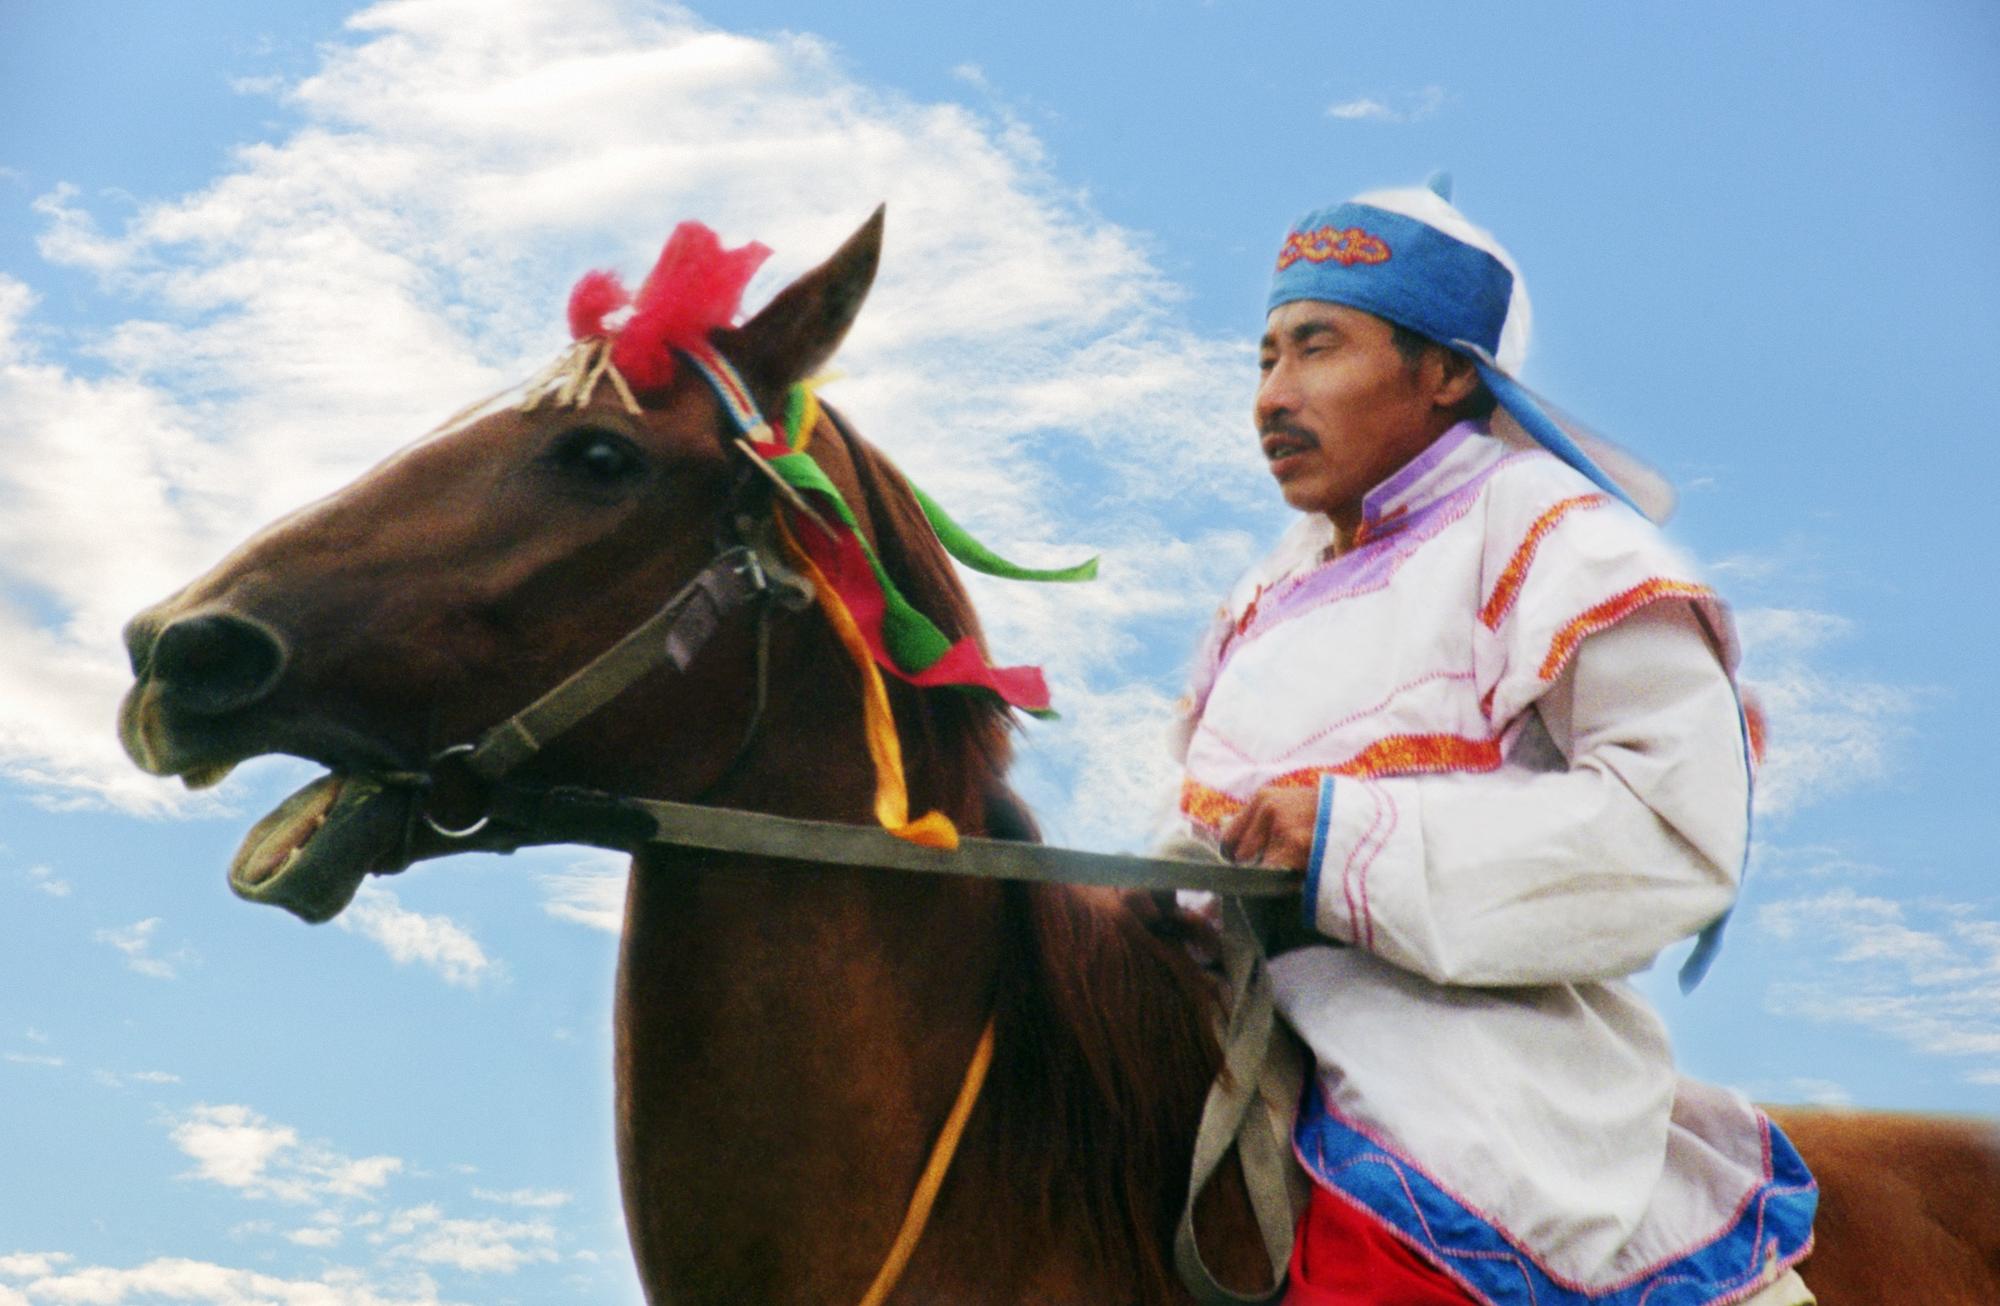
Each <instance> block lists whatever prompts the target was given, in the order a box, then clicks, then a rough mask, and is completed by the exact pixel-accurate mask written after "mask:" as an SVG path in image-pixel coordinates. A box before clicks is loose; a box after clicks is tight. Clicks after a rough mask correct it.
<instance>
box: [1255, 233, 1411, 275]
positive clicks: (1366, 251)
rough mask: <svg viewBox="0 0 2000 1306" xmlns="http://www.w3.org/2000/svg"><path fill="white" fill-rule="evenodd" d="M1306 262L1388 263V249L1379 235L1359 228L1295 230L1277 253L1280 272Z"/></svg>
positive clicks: (1344, 263) (1346, 264) (1341, 263)
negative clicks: (1303, 261) (1300, 262)
mask: <svg viewBox="0 0 2000 1306" xmlns="http://www.w3.org/2000/svg"><path fill="white" fill-rule="evenodd" d="M1300 259H1304V260H1305V261H1306V262H1308V263H1338V264H1340V265H1341V266H1342V267H1348V268H1351V267H1353V266H1354V265H1355V264H1356V263H1387V262H1388V261H1389V246H1388V244H1387V242H1385V241H1384V240H1383V239H1382V238H1381V237H1380V236H1371V235H1370V234H1368V233H1367V232H1365V231H1363V230H1362V229H1361V228H1359V227H1347V228H1345V229H1342V228H1340V227H1321V228H1319V230H1317V231H1295V232H1293V233H1292V234H1291V235H1289V236H1287V237H1285V247H1284V248H1283V249H1281V250H1279V251H1278V271H1280V272H1283V271H1284V270H1285V269H1286V268H1288V267H1290V266H1291V265H1292V264H1294V263H1296V262H1298V261H1299V260H1300Z"/></svg>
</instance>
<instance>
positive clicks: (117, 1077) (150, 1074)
mask: <svg viewBox="0 0 2000 1306" xmlns="http://www.w3.org/2000/svg"><path fill="white" fill-rule="evenodd" d="M91 1078H93V1079H95V1080H96V1081H97V1082H98V1083H100V1084H102V1085H104V1086H105V1087H106V1088H124V1087H126V1086H127V1085H130V1084H178V1083H180V1082H181V1077H180V1076H179V1075H174V1074H169V1073H168V1072H166V1071H164V1070H135V1071H132V1072H130V1073H129V1074H119V1073H117V1072H116V1071H111V1070H97V1071H92V1072H91Z"/></svg>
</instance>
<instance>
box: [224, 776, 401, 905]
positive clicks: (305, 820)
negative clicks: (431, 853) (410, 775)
mask: <svg viewBox="0 0 2000 1306" xmlns="http://www.w3.org/2000/svg"><path fill="white" fill-rule="evenodd" d="M415 801H416V793H415V791H413V790H411V789H409V788H407V787H403V786H392V785H387V784H384V783H383V782H382V781H380V780H378V779H375V778H372V777H370V776H367V775H355V774H348V775H343V774H339V773H334V774H330V775H323V776H321V777H320V778H319V779H317V780H315V781H313V782H312V783H311V784H309V785H307V786H305V787H304V788H303V789H300V790H298V791H297V792H296V793H293V794H292V795H291V796H290V797H288V798H286V799H285V800H284V801H283V802H281V803H279V804H278V806H277V807H276V808H275V809H274V810H273V811H272V812H271V813H270V814H269V815H267V816H266V817H264V819H263V820H261V821H259V822H257V824H255V825H253V826H251V827H250V832H249V833H248V834H247V835H245V836H244V837H243V844H242V846H241V847H240V848H238V849H237V850H236V856H235V857H234V858H233V859H232V860H231V861H230V864H229V887H230V888H231V889H233V890H234V891H235V892H236V894H237V896H238V897H241V898H245V899H248V900H249V901H251V902H262V903H270V904H272V905H273V906H277V907H283V908H284V909H285V910H286V911H289V912H291V913H292V914H293V915H294V916H297V917H299V918H300V919H301V920H305V921H311V922H313V923H315V924H317V923H318V922H320V921H327V920H332V919H333V918H334V917H335V916H338V915H339V914H340V913H341V911H342V909H344V908H345V907H346V906H347V904H348V903H350V902H352V901H353V900H354V895H355V892H356V891H357V890H358V889H360V887H361V882H362V881H363V880H365V879H367V878H368V876H369V875H371V874H380V875H387V874H392V873H394V872H396V871H400V870H402V869H403V868H404V867H405V866H407V865H408V864H409V862H410V860H411V858H410V850H409V848H408V837H407V836H408V830H409V823H410V819H411V816H412V809H413V806H414V804H415Z"/></svg>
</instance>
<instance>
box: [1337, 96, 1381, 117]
mask: <svg viewBox="0 0 2000 1306" xmlns="http://www.w3.org/2000/svg"><path fill="white" fill-rule="evenodd" d="M1326 113H1327V116H1328V117H1329V118H1345V119H1347V120H1349V121H1351V122H1366V121H1371V120H1372V121H1376V122H1384V121H1387V122H1394V121H1397V117H1396V113H1395V110H1393V109H1391V108H1390V107H1389V106H1388V105H1386V104H1384V103H1382V102H1381V101H1380V100H1376V99H1372V98H1369V97H1367V96H1363V97H1362V98H1361V99H1358V100H1343V101H1341V102H1340V103H1339V104H1336V105H1334V106H1332V107H1331V108H1329V109H1328V110H1327V111H1326Z"/></svg>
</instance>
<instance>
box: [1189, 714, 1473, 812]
mask: <svg viewBox="0 0 2000 1306" xmlns="http://www.w3.org/2000/svg"><path fill="white" fill-rule="evenodd" d="M1499 765H1500V741H1499V740H1498V739H1467V738H1465V737H1464V736H1462V735H1390V736H1389V737H1388V738H1387V739H1378V740H1376V741H1375V742H1374V743H1372V744H1370V745H1368V747H1366V748H1364V749H1362V750H1361V751H1360V752H1358V753H1356V754H1355V755H1354V756H1353V757H1350V758H1348V759H1347V760H1346V761H1345V762H1342V763H1340V764H1339V765H1337V766H1308V767H1301V768H1300V769H1299V770H1296V771H1287V772H1285V774H1283V775H1281V776H1279V777H1278V778H1277V779H1275V780H1272V781H1269V782H1268V783H1266V784H1265V785H1264V788H1266V789H1310V788H1312V787H1313V786H1314V785H1317V784H1318V783H1319V781H1320V777H1321V776H1325V775H1344V776H1351V777H1375V776H1391V775H1417V774H1423V773H1429V772H1440V771H1491V770H1493V769H1494V768H1495V767H1498V766H1499ZM1243 807H1244V802H1243V800H1242V799H1240V798H1232V797H1231V796H1230V795H1228V794H1225V793H1223V792H1222V791H1221V790H1220V789H1211V788H1210V787H1209V786H1207V785H1205V784H1203V783H1201V782H1200V781H1199V780H1196V779H1194V778H1193V777H1192V776H1190V777H1188V778H1186V779H1184V780H1182V781H1181V810H1182V811H1183V812H1186V813H1187V814H1188V815H1189V816H1191V817H1193V818H1194V819H1195V820H1197V821H1199V822H1201V823H1202V824H1203V825H1206V826H1211V827H1213V826H1219V825H1221V824H1222V823H1223V821H1225V820H1227V819H1228V818H1229V817H1232V816H1234V815H1236V813H1238V812H1240V811H1242V810H1243Z"/></svg>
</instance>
